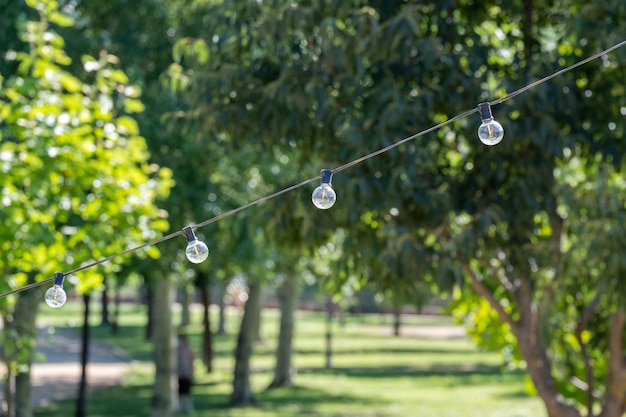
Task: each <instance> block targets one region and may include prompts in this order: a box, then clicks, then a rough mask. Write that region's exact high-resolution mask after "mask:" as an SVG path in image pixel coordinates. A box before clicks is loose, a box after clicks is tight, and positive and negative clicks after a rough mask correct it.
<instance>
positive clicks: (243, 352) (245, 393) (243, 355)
mask: <svg viewBox="0 0 626 417" xmlns="http://www.w3.org/2000/svg"><path fill="white" fill-rule="evenodd" d="M260 313H261V284H260V283H258V282H251V283H250V284H249V293H248V301H247V302H246V306H245V309H244V312H243V318H242V319H241V327H240V329H239V336H238V338H237V349H236V350H235V375H234V379H233V393H232V395H231V397H230V402H231V404H232V405H245V404H250V403H253V402H254V394H253V393H252V389H251V387H250V358H251V356H252V348H253V346H254V341H255V338H256V335H257V329H258V327H259V321H260Z"/></svg>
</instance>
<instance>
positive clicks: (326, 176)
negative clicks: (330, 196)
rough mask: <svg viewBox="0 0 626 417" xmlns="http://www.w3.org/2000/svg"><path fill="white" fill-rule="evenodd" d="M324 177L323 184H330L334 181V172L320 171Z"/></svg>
mask: <svg viewBox="0 0 626 417" xmlns="http://www.w3.org/2000/svg"><path fill="white" fill-rule="evenodd" d="M320 175H321V176H322V184H330V182H331V181H332V179H333V171H332V170H330V169H323V170H321V171H320Z"/></svg>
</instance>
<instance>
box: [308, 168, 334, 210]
mask: <svg viewBox="0 0 626 417" xmlns="http://www.w3.org/2000/svg"><path fill="white" fill-rule="evenodd" d="M320 175H321V177H322V181H321V183H320V185H319V187H317V188H316V189H315V190H313V195H312V196H311V200H312V201H313V204H314V205H315V207H317V208H318V209H322V210H328V209H329V208H331V207H332V206H334V205H335V202H336V201H337V194H335V190H333V187H332V186H331V185H330V182H331V180H332V179H333V171H331V170H330V169H323V170H322V171H321V172H320Z"/></svg>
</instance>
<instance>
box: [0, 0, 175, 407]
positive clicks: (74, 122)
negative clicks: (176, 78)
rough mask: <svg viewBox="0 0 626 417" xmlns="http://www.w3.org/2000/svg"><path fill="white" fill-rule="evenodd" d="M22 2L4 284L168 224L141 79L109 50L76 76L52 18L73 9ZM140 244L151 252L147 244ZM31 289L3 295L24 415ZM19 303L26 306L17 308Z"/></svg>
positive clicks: (9, 121) (64, 21)
mask: <svg viewBox="0 0 626 417" xmlns="http://www.w3.org/2000/svg"><path fill="white" fill-rule="evenodd" d="M17 4H18V5H19V3H17ZM27 4H28V6H30V7H31V8H32V13H30V14H34V15H36V16H38V19H37V20H30V21H23V22H22V23H23V24H20V25H18V27H19V28H20V32H19V33H20V35H21V37H22V40H23V42H24V43H23V45H24V46H23V49H22V50H21V51H20V50H17V51H11V50H9V51H7V53H6V56H7V57H8V58H9V59H11V60H13V62H14V63H15V68H16V71H17V72H16V73H14V74H6V75H7V76H6V78H5V79H2V78H1V77H0V82H2V84H1V85H0V97H1V98H0V135H1V138H2V142H0V155H2V158H1V167H2V168H1V170H2V172H3V175H4V176H5V180H3V182H2V195H3V199H2V204H3V210H2V211H1V213H0V223H1V224H2V228H0V234H1V237H2V241H3V242H5V243H4V244H3V246H2V255H0V270H2V271H3V273H4V275H5V276H11V277H12V279H10V280H6V281H3V282H2V284H1V285H0V286H1V288H2V290H3V291H6V290H9V289H11V288H16V287H19V286H22V285H24V284H26V283H34V282H37V281H40V280H42V279H44V278H49V277H50V276H52V274H53V273H54V271H58V270H63V269H65V268H67V266H68V265H75V264H76V263H77V262H86V261H89V260H93V259H98V258H100V257H102V256H105V255H108V254H112V253H116V252H121V251H122V250H124V249H126V248H127V247H128V246H134V245H137V244H138V243H139V242H145V241H146V240H148V239H150V238H154V236H155V235H156V233H159V231H160V230H163V229H164V228H166V227H167V222H166V221H165V220H164V219H160V218H159V215H158V210H157V209H156V207H155V201H156V199H157V198H158V197H159V196H164V195H166V194H167V192H168V190H169V188H170V186H171V181H170V177H171V173H170V172H169V171H168V170H167V169H162V168H160V167H159V166H158V165H156V164H152V165H149V164H148V163H147V159H148V154H147V149H146V145H145V141H144V139H143V138H142V137H141V136H139V132H138V129H137V123H136V122H135V120H134V119H133V118H132V117H131V116H130V114H132V113H134V112H136V111H137V110H140V109H141V108H142V105H141V102H140V101H139V100H138V96H139V89H138V88H137V87H134V86H132V85H130V84H129V82H128V78H127V77H126V75H125V74H124V72H122V71H121V70H119V69H117V68H116V67H115V64H116V63H117V58H116V57H115V56H112V55H109V54H107V53H105V52H103V53H101V54H100V56H98V57H92V56H87V55H86V56H84V57H83V59H82V62H83V65H84V67H85V70H86V72H87V74H88V75H87V76H85V77H84V78H78V77H76V76H75V75H74V74H72V73H71V72H69V71H68V70H67V69H66V68H67V66H68V64H70V62H71V60H70V58H69V57H68V56H67V55H66V53H65V51H64V40H63V38H62V37H60V36H59V35H58V34H57V33H56V32H55V29H54V28H55V27H59V26H68V25H71V24H72V23H73V21H72V19H71V18H69V17H67V16H65V15H63V14H62V13H61V12H60V11H59V9H58V4H57V3H56V2H54V1H34V0H31V1H28V2H27ZM18 7H21V6H18ZM3 55H5V54H3ZM146 254H147V255H149V256H152V257H157V256H158V255H159V252H158V249H156V248H151V249H149V250H147V251H144V252H143V255H142V256H145V255H146ZM117 264H118V262H112V263H109V264H106V265H104V266H102V267H100V268H99V269H97V270H93V269H92V270H89V271H86V272H83V273H81V276H80V280H79V282H78V284H77V289H78V290H79V291H81V292H85V291H88V290H89V289H91V288H94V287H97V286H98V285H100V284H101V282H102V275H103V274H111V273H113V272H115V270H116V269H117V268H118V266H117ZM38 295H40V291H32V292H25V293H20V294H19V295H18V296H17V297H16V298H17V300H16V301H15V300H12V299H3V300H1V301H0V303H1V305H0V308H2V310H3V314H2V317H4V318H5V326H6V329H7V330H6V331H5V332H4V334H3V336H4V338H5V339H4V340H3V346H4V359H5V361H6V362H7V364H8V368H9V369H11V370H13V371H14V372H13V373H10V374H9V378H13V377H15V378H16V381H18V383H17V385H16V405H17V407H18V409H17V410H16V412H17V415H20V416H29V415H31V414H32V410H31V409H30V374H29V370H28V364H29V363H30V361H31V360H32V358H31V355H32V347H33V346H34V341H33V340H32V337H33V336H34V331H35V317H36V314H37V311H38V307H39V305H40V304H41V302H40V300H41V298H40V297H38ZM21 306H24V308H25V311H28V314H23V313H19V314H16V313H17V312H18V311H17V310H16V309H17V308H22V307H21ZM22 364H24V365H26V366H19V365H22ZM24 370H25V371H24ZM11 385H12V382H10V383H9V384H8V386H11ZM8 400H9V401H10V399H8Z"/></svg>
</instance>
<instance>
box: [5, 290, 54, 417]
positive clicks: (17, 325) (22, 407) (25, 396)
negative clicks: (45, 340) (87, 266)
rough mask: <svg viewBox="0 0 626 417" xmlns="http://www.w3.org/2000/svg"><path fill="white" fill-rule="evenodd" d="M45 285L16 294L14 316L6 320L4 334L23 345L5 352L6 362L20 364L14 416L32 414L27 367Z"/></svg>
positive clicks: (14, 342)
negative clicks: (5, 331)
mask: <svg viewBox="0 0 626 417" xmlns="http://www.w3.org/2000/svg"><path fill="white" fill-rule="evenodd" d="M44 292H45V289H44V288H42V287H41V286H40V287H38V288H36V289H31V290H29V291H24V292H21V293H19V294H18V296H17V302H16V304H15V308H14V311H13V320H12V321H8V322H7V329H6V330H7V334H11V333H13V334H14V337H15V338H16V340H14V341H13V346H22V347H21V348H20V349H19V350H17V351H13V352H10V354H9V355H7V366H14V365H17V364H19V365H23V366H20V367H19V368H18V371H17V373H16V374H15V398H14V405H15V416H16V417H32V415H33V409H32V387H31V381H30V368H31V366H32V362H33V353H34V351H35V345H36V338H37V327H36V319H37V313H38V311H39V306H40V305H41V303H42V298H43V293H44Z"/></svg>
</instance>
